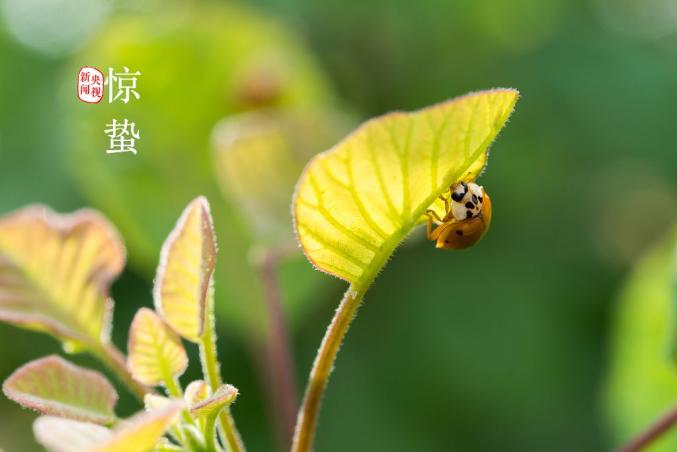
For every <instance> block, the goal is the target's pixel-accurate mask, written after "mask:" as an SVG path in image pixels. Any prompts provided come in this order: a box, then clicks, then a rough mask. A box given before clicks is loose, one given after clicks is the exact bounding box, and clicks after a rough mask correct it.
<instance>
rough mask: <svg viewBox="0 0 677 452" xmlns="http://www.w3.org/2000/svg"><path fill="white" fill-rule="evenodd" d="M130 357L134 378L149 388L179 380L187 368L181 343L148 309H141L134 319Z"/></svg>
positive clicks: (129, 344) (128, 350)
mask: <svg viewBox="0 0 677 452" xmlns="http://www.w3.org/2000/svg"><path fill="white" fill-rule="evenodd" d="M127 353H128V357H127V367H128V368H129V371H130V372H131V373H132V376H133V377H134V378H135V379H136V380H137V381H139V382H141V383H143V384H146V385H149V386H155V385H158V384H160V383H162V382H166V381H168V380H171V379H173V378H174V377H178V376H179V375H181V374H182V373H183V372H184V371H185V370H186V367H187V366H188V357H187V356H186V351H185V350H184V348H183V345H182V344H181V339H179V337H178V336H177V335H176V333H174V332H173V331H172V330H170V329H169V328H168V327H167V325H165V323H164V322H163V321H162V319H161V318H160V317H158V315H157V314H156V313H155V312H154V311H153V310H152V309H148V308H141V309H139V311H138V312H137V313H136V315H135V316H134V320H133V321H132V326H131V327H130V330H129V343H128V344H127Z"/></svg>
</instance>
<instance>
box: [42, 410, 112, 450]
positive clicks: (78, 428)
mask: <svg viewBox="0 0 677 452" xmlns="http://www.w3.org/2000/svg"><path fill="white" fill-rule="evenodd" d="M33 434H34V435H35V439H36V440H37V442H38V443H40V444H41V445H42V446H44V447H45V449H47V450H48V451H50V452H82V451H84V450H88V449H90V448H91V447H93V446H94V445H95V444H99V443H102V442H104V441H106V440H108V439H110V438H111V437H112V436H113V434H112V433H111V431H110V430H109V429H107V428H106V427H102V426H100V425H97V424H91V423H89V422H80V421H74V420H71V419H64V418H62V417H54V416H40V417H39V418H37V419H36V420H35V422H34V423H33Z"/></svg>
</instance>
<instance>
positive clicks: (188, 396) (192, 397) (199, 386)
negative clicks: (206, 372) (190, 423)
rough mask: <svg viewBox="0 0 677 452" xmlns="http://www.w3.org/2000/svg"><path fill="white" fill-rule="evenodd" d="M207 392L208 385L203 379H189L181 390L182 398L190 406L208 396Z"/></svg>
mask: <svg viewBox="0 0 677 452" xmlns="http://www.w3.org/2000/svg"><path fill="white" fill-rule="evenodd" d="M209 392H210V391H209V386H207V383H205V382H204V381H203V380H195V381H191V382H190V384H189V385H188V386H186V390H185V391H184V392H183V399H184V400H185V401H186V405H188V407H189V408H190V407H192V406H194V405H197V404H198V403H200V402H202V401H203V400H205V399H206V398H207V397H209Z"/></svg>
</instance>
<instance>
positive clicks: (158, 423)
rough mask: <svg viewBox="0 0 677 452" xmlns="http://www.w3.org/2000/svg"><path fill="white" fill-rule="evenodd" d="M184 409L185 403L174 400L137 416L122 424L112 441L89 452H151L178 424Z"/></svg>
mask: <svg viewBox="0 0 677 452" xmlns="http://www.w3.org/2000/svg"><path fill="white" fill-rule="evenodd" d="M183 407H184V403H183V401H181V400H173V401H172V402H171V403H168V404H167V405H166V406H164V407H162V408H158V409H156V410H153V411H148V412H142V413H139V414H136V415H134V416H132V417H131V418H130V419H128V420H125V421H122V422H120V425H119V426H118V427H116V428H115V429H114V430H113V435H112V437H111V438H110V439H108V440H106V441H104V442H102V443H99V444H97V445H96V446H95V447H92V448H90V449H88V452H130V451H150V450H152V449H153V448H154V446H155V445H156V444H157V442H158V441H159V440H160V438H161V437H162V435H164V434H165V432H166V431H167V430H168V429H169V428H170V427H171V426H172V424H173V423H174V422H176V420H177V418H178V417H179V413H181V410H182V409H183Z"/></svg>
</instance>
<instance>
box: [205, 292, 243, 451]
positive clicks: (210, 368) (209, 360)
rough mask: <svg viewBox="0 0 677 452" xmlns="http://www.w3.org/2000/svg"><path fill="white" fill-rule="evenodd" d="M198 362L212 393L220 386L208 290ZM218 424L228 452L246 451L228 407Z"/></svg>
mask: <svg viewBox="0 0 677 452" xmlns="http://www.w3.org/2000/svg"><path fill="white" fill-rule="evenodd" d="M199 345H200V362H201V363H202V372H203V374H204V377H205V379H206V380H207V384H208V385H209V387H210V388H211V390H212V392H213V391H216V389H217V388H218V387H219V386H220V385H221V383H222V381H221V373H220V370H219V360H218V355H217V350H216V325H215V319H214V291H213V290H211V289H210V290H209V293H208V296H207V300H206V306H205V328H204V333H203V334H202V337H201V338H200V344H199ZM219 423H220V425H221V430H222V431H223V435H224V436H225V440H226V444H227V445H228V450H229V451H230V452H244V451H245V450H246V449H245V447H244V444H243V443H242V438H241V437H240V433H239V432H238V431H237V427H236V426H235V420H234V419H233V416H232V414H231V413H230V407H226V408H224V409H223V410H222V411H221V414H219Z"/></svg>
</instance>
